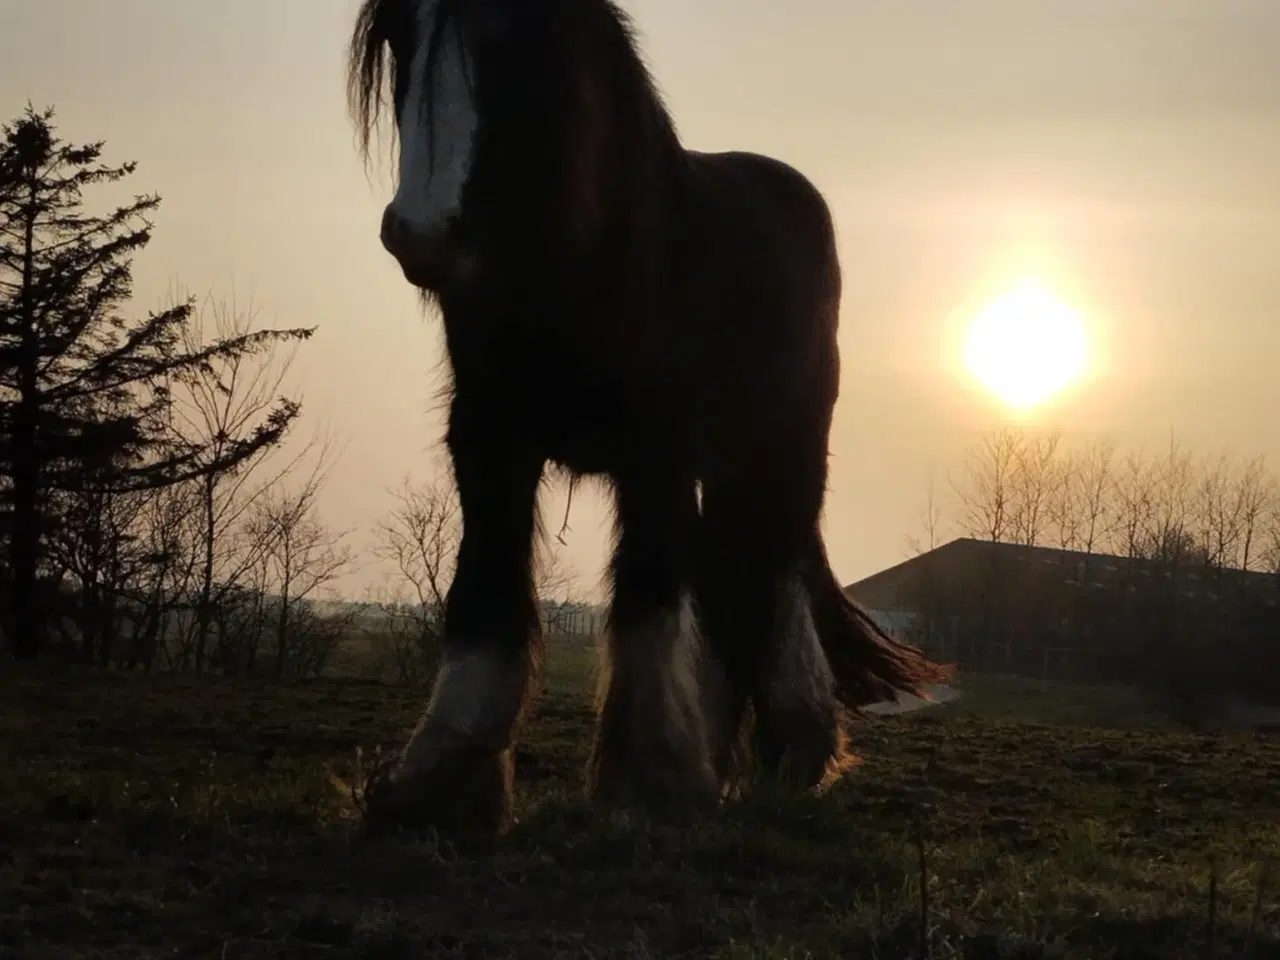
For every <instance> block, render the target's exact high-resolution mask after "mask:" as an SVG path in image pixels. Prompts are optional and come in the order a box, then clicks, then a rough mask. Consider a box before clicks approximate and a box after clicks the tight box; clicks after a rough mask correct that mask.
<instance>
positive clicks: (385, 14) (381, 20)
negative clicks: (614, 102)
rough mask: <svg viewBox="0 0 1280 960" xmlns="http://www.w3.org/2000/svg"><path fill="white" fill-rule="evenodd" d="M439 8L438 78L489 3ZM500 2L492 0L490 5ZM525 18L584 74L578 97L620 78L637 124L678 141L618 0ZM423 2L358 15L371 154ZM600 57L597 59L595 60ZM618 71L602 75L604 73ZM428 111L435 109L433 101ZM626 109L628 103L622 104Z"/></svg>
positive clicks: (433, 42) (354, 94)
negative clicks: (456, 40)
mask: <svg viewBox="0 0 1280 960" xmlns="http://www.w3.org/2000/svg"><path fill="white" fill-rule="evenodd" d="M436 2H437V3H438V4H439V6H438V9H437V14H436V17H435V22H434V25H433V29H432V35H431V37H430V39H429V44H430V47H429V49H428V52H427V65H426V70H427V77H428V82H429V81H430V78H432V77H433V76H434V75H435V63H436V58H437V57H438V55H439V51H440V44H441V41H442V38H443V35H444V30H445V29H446V28H447V27H449V26H456V21H457V19H458V18H459V17H461V16H465V15H466V8H467V4H468V3H483V2H486V0H436ZM489 2H492V0H489ZM524 2H525V4H526V5H525V6H524V7H523V8H522V10H521V14H520V15H521V16H523V17H528V18H531V19H533V20H534V21H535V22H537V19H538V18H541V22H539V23H537V26H538V27H540V28H542V29H540V30H538V33H539V34H540V35H542V36H545V37H549V38H550V37H553V38H555V40H556V41H557V45H558V46H559V48H560V50H559V51H557V52H562V53H563V54H564V55H565V57H566V59H567V60H568V61H570V62H571V63H572V65H573V67H575V68H576V69H574V70H573V73H574V74H575V77H574V79H575V81H576V85H577V86H578V87H579V91H578V94H579V96H580V97H581V98H584V99H593V98H594V97H596V96H598V92H597V91H593V90H586V89H582V88H584V87H591V86H595V85H597V84H600V83H602V82H607V81H608V80H612V81H613V82H614V86H615V88H617V89H620V90H621V91H623V92H624V95H625V99H626V100H628V101H630V102H628V103H626V104H625V109H626V110H627V112H628V113H630V114H631V117H630V118H629V119H630V120H632V121H633V122H640V123H641V124H642V125H643V126H645V127H647V128H650V129H651V131H652V132H653V133H658V134H659V135H663V134H667V135H670V136H671V137H672V138H674V136H675V131H674V127H673V124H672V122H671V118H670V115H669V114H668V112H667V110H666V107H665V105H664V104H663V102H662V97H661V95H660V94H659V92H658V90H657V87H656V84H655V83H654V81H653V78H652V76H651V75H650V73H649V70H648V68H647V66H646V65H645V64H644V62H643V60H642V58H641V56H640V52H639V47H638V43H637V40H636V29H635V24H634V22H633V21H632V19H631V17H630V16H629V15H628V14H627V13H626V12H625V11H623V10H622V9H621V8H620V7H619V6H618V5H617V4H616V3H615V2H614V0H524ZM415 10H416V0H364V2H363V3H362V4H361V5H360V10H359V12H358V13H357V15H356V23H355V28H354V30H353V31H352V34H351V40H350V43H349V46H348V51H347V71H346V72H347V102H348V107H349V109H350V111H351V114H352V117H353V118H354V120H355V123H356V128H357V132H358V135H359V144H360V148H361V151H362V152H363V153H364V154H365V155H366V157H367V155H368V151H369V145H370V143H371V141H372V138H373V132H374V129H375V128H376V126H377V123H378V119H379V117H380V115H381V113H382V110H383V108H384V107H385V106H386V97H385V95H384V91H385V90H386V88H387V87H390V89H391V90H394V89H395V85H396V81H397V73H398V71H399V70H400V69H403V68H405V67H406V66H407V64H401V63H399V62H398V61H397V58H396V57H395V56H394V55H393V54H392V50H393V49H394V47H395V44H396V41H397V40H398V39H400V37H402V36H403V35H404V34H405V33H407V32H408V31H410V30H411V29H412V23H413V17H414V15H415ZM593 54H594V56H595V57H596V58H597V59H596V60H595V61H594V62H593V60H592V57H593ZM601 70H607V71H610V73H611V76H609V77H607V78H606V77H602V76H600V74H599V71H601ZM427 99H428V103H427V104H426V105H425V107H426V109H428V110H430V99H431V98H430V96H428V98H427ZM619 106H622V105H619Z"/></svg>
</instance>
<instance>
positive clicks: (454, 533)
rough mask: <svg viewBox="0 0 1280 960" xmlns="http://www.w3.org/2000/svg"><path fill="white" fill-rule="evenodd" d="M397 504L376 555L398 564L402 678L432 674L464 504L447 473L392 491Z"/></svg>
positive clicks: (389, 609) (391, 614)
mask: <svg viewBox="0 0 1280 960" xmlns="http://www.w3.org/2000/svg"><path fill="white" fill-rule="evenodd" d="M392 496H393V497H394V498H395V501H396V505H395V507H393V508H392V509H391V511H389V512H388V514H387V515H386V516H385V517H384V518H383V519H382V520H380V521H379V522H378V525H377V527H376V529H375V537H376V546H375V548H374V552H375V554H376V555H377V556H378V557H380V558H382V559H384V560H387V561H390V562H391V563H392V564H394V565H395V568H396V572H397V575H398V580H397V586H396V588H395V589H394V592H393V594H392V596H391V597H390V598H389V600H388V603H387V604H386V613H387V616H388V619H387V622H386V625H385V629H386V639H387V640H388V641H389V647H390V649H389V650H388V653H389V655H390V656H391V658H392V661H393V664H394V666H395V669H396V671H397V673H398V674H399V678H400V679H401V680H402V681H406V682H411V681H420V680H423V679H425V678H426V677H427V676H429V675H430V674H431V673H432V672H433V671H434V670H435V666H436V663H437V662H438V660H439V656H440V650H441V645H442V644H443V640H444V602H445V596H446V594H447V593H448V590H449V584H450V583H451V582H452V580H453V564H454V559H455V557H456V556H457V552H458V544H459V543H460V542H461V534H462V528H461V515H462V514H461V506H460V504H459V502H458V494H457V491H456V489H455V488H454V486H453V484H452V483H451V482H450V481H449V480H448V478H447V477H443V476H437V477H436V478H435V479H434V480H431V481H429V482H427V483H424V484H422V485H419V486H414V485H413V484H412V483H411V482H410V481H409V480H407V479H406V480H405V481H404V482H403V483H402V484H401V485H400V487H399V488H397V489H396V490H394V491H392Z"/></svg>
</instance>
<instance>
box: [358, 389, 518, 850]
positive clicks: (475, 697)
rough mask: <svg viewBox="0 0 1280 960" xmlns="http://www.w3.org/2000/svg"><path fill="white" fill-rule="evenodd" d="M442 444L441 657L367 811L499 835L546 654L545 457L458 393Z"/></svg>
mask: <svg viewBox="0 0 1280 960" xmlns="http://www.w3.org/2000/svg"><path fill="white" fill-rule="evenodd" d="M448 445H449V451H450V453H451V455H452V458H453V466H454V475H455V478H456V480H457V485H458V494H459V499H460V502H461V507H462V523H463V533H462V542H461V545H460V547H459V550H458V559H457V568H456V571H455V574H454V579H453V583H452V585H451V586H450V589H449V593H448V597H447V600H446V609H445V641H444V655H443V659H442V663H441V666H440V671H439V673H438V674H437V676H436V679H435V684H434V686H433V688H432V691H431V697H430V700H429V701H428V703H427V707H426V711H425V712H424V714H423V716H422V719H421V721H420V722H419V724H418V726H417V728H416V729H415V730H414V732H413V735H412V737H411V738H410V740H409V743H408V745H407V746H406V747H405V749H404V752H403V754H402V755H401V757H400V761H399V765H398V768H397V769H395V770H394V772H392V773H391V774H390V775H389V776H388V777H387V778H386V779H385V780H384V781H383V782H382V783H381V784H375V787H376V789H371V790H370V794H369V798H368V799H369V819H370V820H371V821H372V822H379V821H382V822H390V823H398V824H406V825H412V826H426V825H431V826H435V827H437V828H438V829H442V830H446V831H454V832H459V831H473V830H479V831H482V832H489V833H491V832H500V831H501V830H503V829H505V827H506V826H507V825H508V824H509V823H510V820H511V809H512V790H513V767H512V755H511V754H512V744H513V741H514V738H515V734H516V730H517V727H518V725H519V721H520V719H521V717H522V715H523V713H524V710H525V707H526V706H527V704H528V703H529V701H530V699H531V695H532V692H533V689H534V683H535V680H536V676H537V672H538V667H539V663H540V660H541V653H542V636H541V631H540V624H539V618H538V612H537V598H536V596H535V591H534V584H533V572H532V543H533V533H534V530H535V528H536V524H537V517H536V510H537V490H538V483H539V480H540V478H541V475H542V468H543V461H542V460H541V459H540V458H538V457H536V456H535V455H533V454H531V453H529V452H528V450H527V449H526V448H525V447H524V446H523V444H522V442H521V439H520V438H519V437H516V436H513V435H511V433H509V432H507V431H503V430H501V429H494V428H493V427H492V426H491V425H487V424H485V423H483V422H475V420H473V419H472V418H470V417H467V416H466V415H465V413H464V412H462V411H460V409H459V405H458V403H457V402H456V401H455V404H454V409H453V411H452V414H451V418H450V428H449V436H448Z"/></svg>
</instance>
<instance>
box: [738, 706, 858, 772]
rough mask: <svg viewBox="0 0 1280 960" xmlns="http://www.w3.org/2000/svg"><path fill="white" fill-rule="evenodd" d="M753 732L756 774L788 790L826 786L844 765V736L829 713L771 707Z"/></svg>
mask: <svg viewBox="0 0 1280 960" xmlns="http://www.w3.org/2000/svg"><path fill="white" fill-rule="evenodd" d="M754 734H755V736H754V739H755V749H756V769H757V772H758V776H760V777H762V778H766V779H768V780H772V781H774V782H776V783H778V784H780V785H783V786H786V787H788V788H790V789H793V790H801V791H804V790H812V789H814V788H817V787H820V786H826V785H829V783H830V782H831V781H832V780H833V779H838V778H839V776H840V773H842V772H843V770H844V769H845V768H846V765H845V763H844V762H843V759H842V758H843V756H844V739H845V738H844V736H843V733H842V731H841V729H840V724H839V721H838V719H837V718H836V716H835V715H834V714H833V713H831V712H828V711H824V710H821V709H806V708H805V707H803V706H797V707H795V708H792V709H786V710H779V709H777V708H774V709H772V710H770V711H768V712H767V713H766V714H764V715H763V716H761V717H760V719H759V721H758V722H757V725H756V728H755V731H754Z"/></svg>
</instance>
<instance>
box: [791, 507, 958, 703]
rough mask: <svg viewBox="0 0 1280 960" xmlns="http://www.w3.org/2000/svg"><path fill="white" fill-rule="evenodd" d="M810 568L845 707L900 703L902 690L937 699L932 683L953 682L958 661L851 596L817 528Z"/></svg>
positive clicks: (818, 622)
mask: <svg viewBox="0 0 1280 960" xmlns="http://www.w3.org/2000/svg"><path fill="white" fill-rule="evenodd" d="M807 568H808V573H807V583H806V586H807V588H808V592H809V598H810V602H811V603H812V605H813V619H814V624H815V626H816V627H817V630H818V639H819V641H820V642H821V643H822V652H823V653H825V654H826V657H827V662H828V663H829V664H830V665H831V672H832V674H833V675H834V676H835V681H836V697H837V698H838V699H839V700H840V702H841V703H842V704H843V705H844V706H845V707H847V708H848V709H850V710H859V709H861V708H862V707H865V706H867V705H868V704H872V703H878V702H880V701H884V700H893V701H896V700H897V699H898V694H899V693H909V694H913V695H915V696H918V697H921V698H923V699H925V700H932V699H933V697H932V696H931V695H930V694H929V692H928V691H927V690H926V689H925V688H926V685H928V684H932V683H946V682H947V681H949V680H951V678H952V676H953V675H954V673H955V665H954V664H942V663H935V662H934V661H932V660H930V659H929V658H928V657H927V656H925V654H924V653H923V652H921V651H920V650H918V649H917V648H915V647H913V646H910V645H909V644H906V643H903V642H902V641H900V640H896V639H894V638H893V637H891V636H889V634H888V633H886V632H885V631H884V630H882V629H880V627H879V626H878V625H877V624H876V622H875V621H874V620H872V619H871V616H870V614H868V613H867V612H866V611H865V610H863V609H862V607H860V606H859V605H858V604H857V603H855V602H854V601H853V600H852V599H850V598H849V597H848V595H846V594H845V592H844V590H842V589H841V588H840V582H839V581H838V580H837V579H836V575H835V573H834V571H832V569H831V562H830V560H828V558H827V550H826V546H825V545H824V544H823V542H822V536H821V534H820V533H818V532H817V531H815V536H814V540H813V546H812V549H811V556H810V562H809V564H808V565H807Z"/></svg>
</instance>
